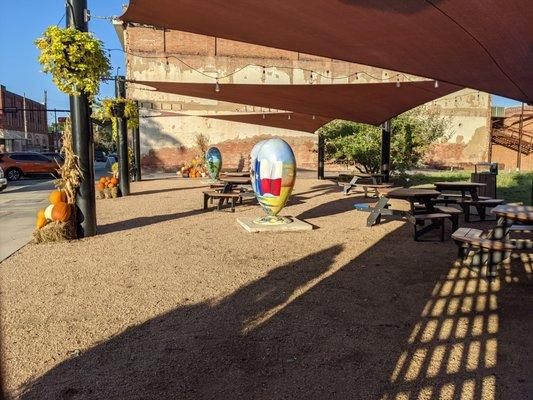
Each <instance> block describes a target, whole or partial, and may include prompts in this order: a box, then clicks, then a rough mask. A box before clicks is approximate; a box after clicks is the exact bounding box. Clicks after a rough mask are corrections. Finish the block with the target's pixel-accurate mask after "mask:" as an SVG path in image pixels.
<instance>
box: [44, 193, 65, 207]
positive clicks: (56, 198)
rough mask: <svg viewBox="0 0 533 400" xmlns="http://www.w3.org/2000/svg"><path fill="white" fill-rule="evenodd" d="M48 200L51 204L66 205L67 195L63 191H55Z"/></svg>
mask: <svg viewBox="0 0 533 400" xmlns="http://www.w3.org/2000/svg"><path fill="white" fill-rule="evenodd" d="M48 200H49V201H50V203H51V204H57V203H66V202H67V194H66V193H65V192H63V191H62V190H54V191H53V192H52V193H50V196H48Z"/></svg>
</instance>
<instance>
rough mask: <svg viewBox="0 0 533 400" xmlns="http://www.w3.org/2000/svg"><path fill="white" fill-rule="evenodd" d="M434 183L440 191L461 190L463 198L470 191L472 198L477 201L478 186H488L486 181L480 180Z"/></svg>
mask: <svg viewBox="0 0 533 400" xmlns="http://www.w3.org/2000/svg"><path fill="white" fill-rule="evenodd" d="M434 185H435V188H436V189H437V190H438V191H439V192H445V191H459V192H461V197H462V198H465V197H466V193H467V192H468V193H469V194H470V198H471V199H472V200H476V201H477V200H479V196H478V194H477V190H478V188H480V187H483V186H487V185H486V184H484V183H478V182H435V183H434Z"/></svg>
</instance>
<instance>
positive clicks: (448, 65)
mask: <svg viewBox="0 0 533 400" xmlns="http://www.w3.org/2000/svg"><path fill="white" fill-rule="evenodd" d="M121 19H122V20H123V21H126V22H140V23H145V24H150V25H155V26H159V27H164V28H169V29H177V30H182V31H188V32H194V33H199V34H204V35H209V36H217V37H221V38H226V39H231V40H237V41H242V42H247V43H254V44H259V45H264V46H269V47H276V48H280V49H286V50H293V51H298V52H302V53H308V54H314V55H320V56H324V57H330V58H334V59H339V60H344V61H350V62H356V63H360V64H366V65H371V66H375V67H381V68H388V69H392V70H395V71H400V72H406V73H411V74H415V75H419V76H424V77H429V78H433V79H438V80H442V81H446V82H452V83H455V84H457V85H461V86H465V87H471V88H475V89H479V90H484V91H487V92H489V93H495V94H499V95H502V96H506V97H510V98H514V99H517V100H523V101H526V102H529V103H531V102H533V68H532V65H533V24H532V22H531V21H533V5H532V3H531V0H505V1H502V0H334V1H332V0H267V1H257V0H231V1H227V0H202V1H197V0H130V5H129V7H128V9H127V10H126V12H125V13H124V15H123V16H122V17H121Z"/></svg>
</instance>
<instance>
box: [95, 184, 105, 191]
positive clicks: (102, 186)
mask: <svg viewBox="0 0 533 400" xmlns="http://www.w3.org/2000/svg"><path fill="white" fill-rule="evenodd" d="M96 189H98V190H99V191H100V192H101V191H102V190H104V189H105V183H102V182H100V183H99V184H98V185H96Z"/></svg>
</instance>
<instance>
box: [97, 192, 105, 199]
mask: <svg viewBox="0 0 533 400" xmlns="http://www.w3.org/2000/svg"><path fill="white" fill-rule="evenodd" d="M96 198H97V199H105V196H104V192H103V191H102V190H97V191H96Z"/></svg>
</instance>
